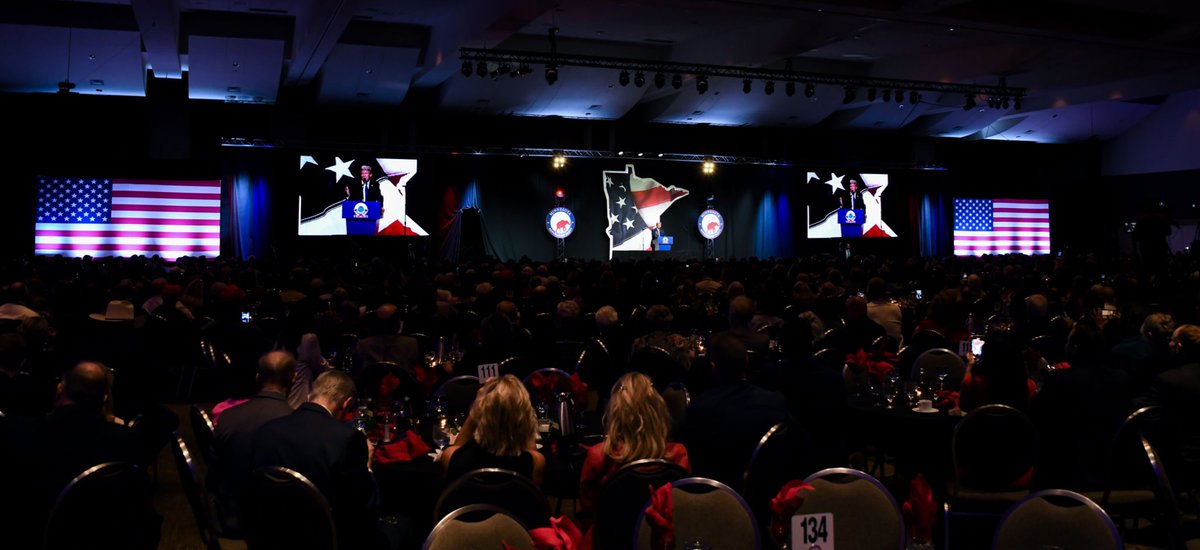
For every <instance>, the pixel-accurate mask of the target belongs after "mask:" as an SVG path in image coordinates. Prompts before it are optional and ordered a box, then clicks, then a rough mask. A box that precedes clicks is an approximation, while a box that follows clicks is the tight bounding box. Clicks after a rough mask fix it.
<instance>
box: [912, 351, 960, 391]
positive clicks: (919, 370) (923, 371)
mask: <svg viewBox="0 0 1200 550" xmlns="http://www.w3.org/2000/svg"><path fill="white" fill-rule="evenodd" d="M942 369H945V372H946V389H948V390H956V389H958V387H959V386H960V385H962V379H963V376H965V375H966V373H967V364H966V363H964V362H963V360H962V357H959V356H958V354H957V353H954V352H953V351H950V350H948V349H946V348H934V349H930V350H926V351H923V352H921V354H920V355H918V356H917V359H916V360H915V361H913V366H912V373H911V375H910V376H911V377H912V379H913V380H916V381H918V382H937V375H938V372H939V371H941V370H942Z"/></svg>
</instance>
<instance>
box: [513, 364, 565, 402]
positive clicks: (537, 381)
mask: <svg viewBox="0 0 1200 550" xmlns="http://www.w3.org/2000/svg"><path fill="white" fill-rule="evenodd" d="M522 382H523V383H524V384H525V390H526V391H528V392H529V398H530V399H531V400H532V401H533V403H534V404H537V403H543V404H546V405H553V404H555V403H557V402H558V394H559V393H562V392H566V393H571V375H570V374H569V373H567V371H565V370H562V369H555V368H545V369H538V370H535V371H533V372H531V373H529V376H526V377H525V379H524V380H522Z"/></svg>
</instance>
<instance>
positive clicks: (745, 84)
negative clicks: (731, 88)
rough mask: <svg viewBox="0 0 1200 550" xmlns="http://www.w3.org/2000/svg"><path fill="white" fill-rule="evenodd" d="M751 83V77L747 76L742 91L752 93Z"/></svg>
mask: <svg viewBox="0 0 1200 550" xmlns="http://www.w3.org/2000/svg"><path fill="white" fill-rule="evenodd" d="M750 85H751V82H750V79H749V78H747V79H746V80H743V81H742V93H743V94H748V93H750Z"/></svg>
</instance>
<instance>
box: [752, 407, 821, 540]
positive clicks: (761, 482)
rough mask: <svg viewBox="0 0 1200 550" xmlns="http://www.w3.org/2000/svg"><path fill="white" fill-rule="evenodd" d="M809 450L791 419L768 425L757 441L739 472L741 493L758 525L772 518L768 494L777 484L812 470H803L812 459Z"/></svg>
mask: <svg viewBox="0 0 1200 550" xmlns="http://www.w3.org/2000/svg"><path fill="white" fill-rule="evenodd" d="M810 454H811V451H810V449H809V444H808V441H807V438H806V437H805V434H804V433H803V431H802V430H801V429H800V427H799V426H798V425H796V424H794V423H788V422H780V423H778V424H776V425H774V426H771V429H770V430H767V433H766V434H763V436H762V439H760V440H759V441H758V445H757V446H756V447H754V453H753V454H751V455H750V463H749V464H747V465H746V471H745V473H744V474H743V475H742V496H743V497H745V499H746V502H747V503H749V504H750V510H752V511H753V512H754V517H756V518H758V521H759V526H760V527H766V526H767V522H768V521H769V520H770V518H771V513H770V512H771V498H773V497H774V496H775V495H776V494H778V492H779V488H780V487H782V486H783V484H784V483H787V482H788V481H789V480H792V479H802V478H803V477H804V476H805V475H808V474H809V473H811V472H812V470H808V471H804V470H805V469H806V465H807V464H810V463H811V461H812V457H811V456H810Z"/></svg>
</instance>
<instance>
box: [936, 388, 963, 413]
mask: <svg viewBox="0 0 1200 550" xmlns="http://www.w3.org/2000/svg"><path fill="white" fill-rule="evenodd" d="M958 398H959V393H958V392H956V391H953V390H942V391H940V392H938V393H937V407H938V408H939V409H941V408H950V409H957V408H958Z"/></svg>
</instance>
